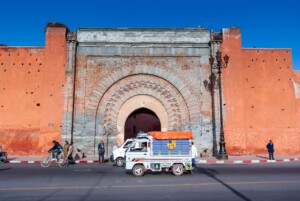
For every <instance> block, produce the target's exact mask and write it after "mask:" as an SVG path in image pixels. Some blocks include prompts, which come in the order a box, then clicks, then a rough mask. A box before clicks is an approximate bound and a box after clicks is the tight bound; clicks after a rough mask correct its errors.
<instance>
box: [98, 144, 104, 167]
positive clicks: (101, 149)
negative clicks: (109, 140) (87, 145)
mask: <svg viewBox="0 0 300 201" xmlns="http://www.w3.org/2000/svg"><path fill="white" fill-rule="evenodd" d="M104 153H105V147H104V142H103V140H100V143H99V144H98V154H99V163H104Z"/></svg>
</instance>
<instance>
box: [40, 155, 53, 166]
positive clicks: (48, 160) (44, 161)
mask: <svg viewBox="0 0 300 201" xmlns="http://www.w3.org/2000/svg"><path fill="white" fill-rule="evenodd" d="M50 164H51V157H50V155H49V156H47V157H44V158H42V161H41V166H42V167H44V168H46V167H49V166H50Z"/></svg>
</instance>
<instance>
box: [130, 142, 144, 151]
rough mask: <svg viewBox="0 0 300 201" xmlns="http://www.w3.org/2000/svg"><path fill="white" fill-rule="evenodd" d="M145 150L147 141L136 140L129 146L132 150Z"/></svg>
mask: <svg viewBox="0 0 300 201" xmlns="http://www.w3.org/2000/svg"><path fill="white" fill-rule="evenodd" d="M147 150H148V149H147V141H136V142H134V144H132V145H131V146H130V151H132V152H145V151H147Z"/></svg>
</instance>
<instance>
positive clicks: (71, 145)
mask: <svg viewBox="0 0 300 201" xmlns="http://www.w3.org/2000/svg"><path fill="white" fill-rule="evenodd" d="M73 150H74V147H73V142H71V143H70V145H69V149H68V154H67V156H68V160H69V161H71V162H73Z"/></svg>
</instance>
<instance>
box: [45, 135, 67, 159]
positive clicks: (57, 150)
mask: <svg viewBox="0 0 300 201" xmlns="http://www.w3.org/2000/svg"><path fill="white" fill-rule="evenodd" d="M52 143H53V147H52V148H51V149H49V151H48V152H52V160H56V161H58V156H59V154H60V153H61V152H62V150H63V147H62V146H61V145H60V144H59V143H58V142H57V141H55V140H53V141H52ZM55 154H56V155H55Z"/></svg>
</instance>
